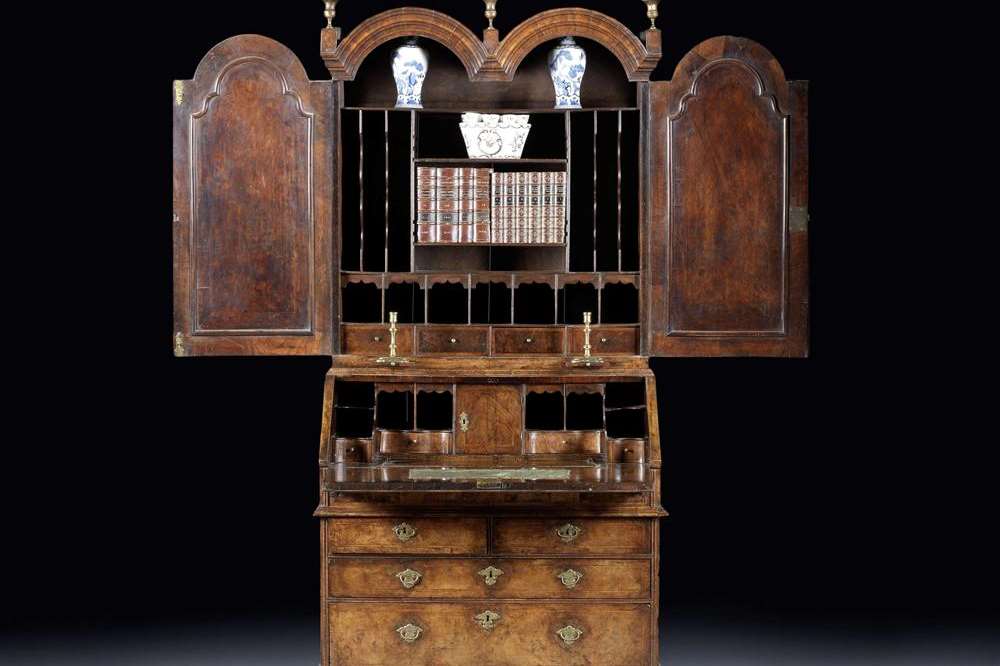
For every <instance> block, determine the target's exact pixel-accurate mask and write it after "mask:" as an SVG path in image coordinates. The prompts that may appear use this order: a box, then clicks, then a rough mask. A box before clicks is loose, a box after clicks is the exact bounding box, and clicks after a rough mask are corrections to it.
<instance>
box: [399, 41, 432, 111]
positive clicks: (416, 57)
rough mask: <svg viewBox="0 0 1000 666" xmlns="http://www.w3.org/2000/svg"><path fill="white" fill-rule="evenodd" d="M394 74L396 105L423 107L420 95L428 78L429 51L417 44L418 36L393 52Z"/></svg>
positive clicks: (401, 107) (405, 107) (400, 106)
mask: <svg viewBox="0 0 1000 666" xmlns="http://www.w3.org/2000/svg"><path fill="white" fill-rule="evenodd" d="M392 75H393V77H394V78H395V79H396V92H397V93H398V96H397V97H396V107H397V108H400V109H422V108H424V105H423V104H422V103H421V101H420V95H421V93H422V92H423V89H424V79H425V78H427V51H425V50H423V49H422V48H420V46H418V45H417V38H416V37H413V38H411V39H409V40H408V41H407V42H406V44H403V45H402V46H400V47H399V48H398V49H396V50H395V51H394V52H393V54H392Z"/></svg>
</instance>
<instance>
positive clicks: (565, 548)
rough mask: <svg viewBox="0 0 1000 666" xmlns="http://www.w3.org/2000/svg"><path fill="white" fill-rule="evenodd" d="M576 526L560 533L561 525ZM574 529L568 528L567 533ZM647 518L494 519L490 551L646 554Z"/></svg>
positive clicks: (512, 552) (528, 553)
mask: <svg viewBox="0 0 1000 666" xmlns="http://www.w3.org/2000/svg"><path fill="white" fill-rule="evenodd" d="M567 525H569V526H572V527H576V528H578V529H579V535H578V536H575V537H573V538H572V539H569V538H568V537H564V536H560V534H559V530H560V529H561V528H563V527H564V526H567ZM575 532H576V530H571V531H570V532H569V534H570V535H572V534H574V533H575ZM650 536H651V535H650V526H649V522H648V521H645V520H595V519H582V520H581V519H573V518H568V519H563V518H549V519H538V520H518V519H498V520H497V521H496V524H494V526H493V552H496V553H503V554H511V555H534V554H559V555H649V554H650V548H651V539H650Z"/></svg>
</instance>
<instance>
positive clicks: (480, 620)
mask: <svg viewBox="0 0 1000 666" xmlns="http://www.w3.org/2000/svg"><path fill="white" fill-rule="evenodd" d="M473 619H475V621H476V624H478V625H479V626H480V627H482V628H483V629H485V630H486V631H489V630H490V629H492V628H493V627H495V626H497V622H499V621H500V613H496V612H494V611H491V610H488V611H483V612H482V613H480V614H479V615H477V616H476V617H475V618H473Z"/></svg>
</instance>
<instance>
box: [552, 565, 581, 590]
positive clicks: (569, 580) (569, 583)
mask: <svg viewBox="0 0 1000 666" xmlns="http://www.w3.org/2000/svg"><path fill="white" fill-rule="evenodd" d="M556 578H558V579H559V580H561V581H562V584H563V585H565V586H566V587H567V588H568V589H570V590H572V589H573V588H574V587H576V584H577V583H579V582H580V580H581V579H582V578H583V574H582V573H580V572H579V571H573V570H572V569H566V571H563V572H562V573H561V574H559V575H558V576H556Z"/></svg>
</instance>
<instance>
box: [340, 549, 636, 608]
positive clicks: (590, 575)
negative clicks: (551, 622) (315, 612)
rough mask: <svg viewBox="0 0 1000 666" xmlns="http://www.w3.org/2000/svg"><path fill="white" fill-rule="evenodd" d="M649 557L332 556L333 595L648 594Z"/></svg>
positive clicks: (501, 596) (608, 596)
mask: <svg viewBox="0 0 1000 666" xmlns="http://www.w3.org/2000/svg"><path fill="white" fill-rule="evenodd" d="M650 567H651V563H650V560H596V559H595V560H590V559H583V560H572V559H543V560H542V559H540V560H521V559H518V560H505V559H474V560H473V559H461V560H460V559H454V560H451V559H401V558H393V559H388V558H364V559H362V558H335V559H333V560H332V561H330V563H329V564H328V575H327V583H328V585H327V592H328V593H329V595H330V597H331V598H333V599H371V598H377V599H383V598H384V599H404V600H405V599H541V600H557V599H630V600H648V599H649V598H650V586H651V583H650Z"/></svg>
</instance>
